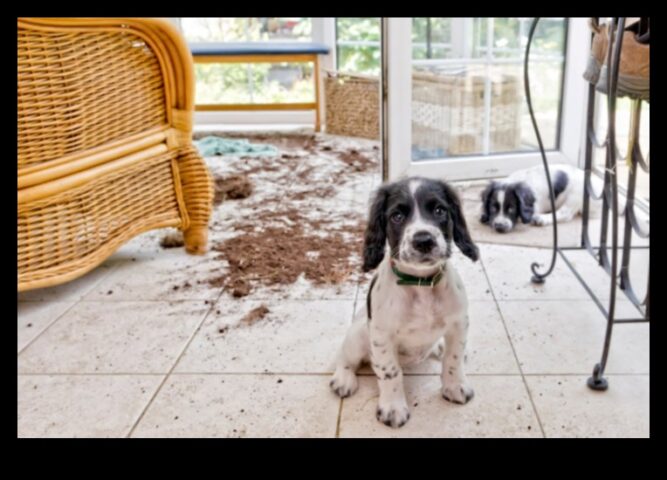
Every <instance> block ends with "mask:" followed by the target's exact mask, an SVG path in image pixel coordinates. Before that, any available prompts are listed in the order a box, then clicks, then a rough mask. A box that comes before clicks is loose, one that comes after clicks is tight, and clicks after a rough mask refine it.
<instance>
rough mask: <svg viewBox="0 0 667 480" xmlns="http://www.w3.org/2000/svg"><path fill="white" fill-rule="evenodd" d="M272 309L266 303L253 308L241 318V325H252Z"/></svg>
mask: <svg viewBox="0 0 667 480" xmlns="http://www.w3.org/2000/svg"><path fill="white" fill-rule="evenodd" d="M270 311H271V310H269V308H268V307H267V306H266V305H264V304H262V305H260V306H259V307H257V308H253V309H252V310H250V311H249V312H248V313H247V314H246V315H245V316H244V317H243V318H242V319H241V325H246V326H249V325H252V324H254V323H255V322H257V321H259V320H261V319H262V318H264V317H265V316H266V315H267V314H268V313H269V312H270Z"/></svg>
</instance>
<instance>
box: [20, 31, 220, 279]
mask: <svg viewBox="0 0 667 480" xmlns="http://www.w3.org/2000/svg"><path fill="white" fill-rule="evenodd" d="M193 79H194V78H193V68H192V57H191V56H190V53H189V50H188V48H187V45H186V44H185V41H184V40H183V39H182V37H181V36H180V34H178V32H177V31H176V30H175V29H174V28H173V27H172V26H171V25H169V24H167V23H165V22H163V21H158V20H151V19H129V18H125V19H114V18H99V19H95V18H87V19H83V18H82V19H75V18H74V19H67V18H53V19H26V18H20V19H19V20H18V158H17V164H18V182H17V183H18V192H17V197H18V209H17V225H18V235H17V238H18V290H19V291H22V290H30V289H33V288H41V287H48V286H52V285H57V284H59V283H63V282H66V281H69V280H72V279H74V278H77V277H79V276H81V275H83V274H84V273H86V272H88V271H89V270H91V269H93V268H94V267H95V266H97V265H99V264H100V263H102V262H103V261H104V260H105V259H106V258H107V257H109V255H111V254H112V253H113V252H114V251H115V250H116V249H117V248H118V247H120V246H121V245H122V244H123V243H125V242H126V241H128V240H129V239H130V238H132V237H133V236H135V235H138V234H139V233H142V232H144V231H146V230H150V229H154V228H160V227H177V228H180V229H182V230H183V232H184V240H185V247H186V250H187V251H188V252H190V253H204V252H205V251H206V243H207V234H208V220H209V217H210V214H211V209H212V199H213V185H212V181H211V176H210V174H209V172H208V169H207V168H206V164H205V163H204V161H203V159H202V158H201V157H200V156H199V155H198V153H197V151H196V150H195V148H194V147H193V146H192V142H191V132H192V112H193V110H194V82H193Z"/></svg>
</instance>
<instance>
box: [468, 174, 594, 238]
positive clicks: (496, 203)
mask: <svg viewBox="0 0 667 480" xmlns="http://www.w3.org/2000/svg"><path fill="white" fill-rule="evenodd" d="M549 172H550V175H551V184H552V185H553V191H554V199H555V207H556V221H557V222H567V221H570V220H572V219H573V218H574V216H575V215H577V214H579V213H581V211H582V209H583V199H584V171H583V170H581V169H579V168H575V167H573V166H571V165H549ZM592 180H593V181H594V182H595V181H596V180H597V179H592ZM596 183H597V182H596ZM598 203H599V202H598ZM519 220H521V221H522V222H523V223H530V224H532V225H551V224H552V223H553V217H552V214H551V200H550V198H549V185H548V183H547V177H546V175H545V172H544V167H543V166H541V165H539V166H537V167H532V168H528V169H524V170H519V171H517V172H514V173H513V174H511V175H510V176H508V177H507V178H505V179H503V180H500V181H497V180H494V181H492V182H491V183H489V185H488V186H487V187H486V189H485V190H484V191H483V192H482V216H481V217H480V222H482V223H484V224H487V225H489V226H491V227H492V228H494V229H495V230H496V231H497V232H499V233H507V232H509V231H510V230H512V229H513V228H514V226H515V225H516V224H517V223H518V222H519Z"/></svg>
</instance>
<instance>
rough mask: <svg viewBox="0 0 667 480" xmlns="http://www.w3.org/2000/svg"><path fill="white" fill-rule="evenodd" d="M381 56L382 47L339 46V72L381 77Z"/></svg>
mask: <svg viewBox="0 0 667 480" xmlns="http://www.w3.org/2000/svg"><path fill="white" fill-rule="evenodd" d="M380 56H381V52H380V47H363V46H339V47H338V70H339V71H342V72H348V73H361V74H364V75H379V74H380Z"/></svg>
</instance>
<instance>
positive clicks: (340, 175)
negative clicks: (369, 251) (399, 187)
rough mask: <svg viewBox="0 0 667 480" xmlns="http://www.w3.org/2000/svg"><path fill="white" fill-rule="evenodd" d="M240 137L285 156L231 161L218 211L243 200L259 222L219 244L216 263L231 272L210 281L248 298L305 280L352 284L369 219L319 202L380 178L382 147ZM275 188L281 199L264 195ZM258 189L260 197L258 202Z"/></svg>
mask: <svg viewBox="0 0 667 480" xmlns="http://www.w3.org/2000/svg"><path fill="white" fill-rule="evenodd" d="M240 136H242V137H243V138H247V139H248V140H249V141H250V142H251V143H270V144H272V145H274V146H276V147H278V149H279V150H280V151H281V153H280V154H279V155H277V156H275V157H261V158H260V157H235V158H229V159H227V158H225V162H226V165H225V166H226V168H227V169H231V170H232V173H233V175H227V176H226V177H224V178H219V179H218V178H217V179H216V202H215V203H216V204H218V203H220V202H221V201H222V200H223V199H224V198H237V199H240V200H241V201H242V202H243V207H244V209H248V210H250V211H252V214H251V215H249V216H246V217H239V218H237V219H235V221H234V222H233V223H232V224H231V225H229V227H230V228H232V229H233V230H234V231H235V232H238V235H235V236H234V237H232V238H227V239H225V240H224V241H218V242H216V241H215V239H214V238H211V247H210V248H211V250H212V251H214V252H218V254H219V255H217V256H216V257H215V259H216V260H218V261H221V262H224V263H225V264H226V266H227V268H224V269H222V270H223V271H224V273H223V274H216V275H215V276H214V277H212V278H208V279H206V280H204V281H205V282H207V283H209V284H210V285H211V286H212V287H224V288H225V290H226V291H227V292H229V293H231V295H232V296H234V297H236V298H240V297H245V296H247V295H249V294H251V293H252V291H253V289H255V288H257V287H260V286H263V287H271V288H274V287H277V288H279V287H280V286H288V285H291V284H293V283H294V282H296V281H297V279H298V278H299V277H301V276H303V277H304V278H305V279H307V280H309V281H310V282H312V283H313V284H314V285H337V284H340V283H342V282H345V281H347V280H349V279H350V277H351V276H352V274H353V273H355V272H356V271H359V269H360V264H361V259H360V253H361V249H362V244H363V232H364V229H365V215H366V212H365V211H363V212H361V211H359V212H350V211H345V210H344V209H342V210H340V209H336V210H337V213H335V212H329V211H326V206H325V207H324V208H322V205H319V204H318V200H321V199H324V198H332V197H334V196H336V195H337V194H338V193H339V192H340V191H341V189H344V188H345V185H347V184H348V183H351V182H356V181H358V180H359V178H360V177H359V176H360V175H364V174H368V173H369V172H371V171H374V170H378V165H379V158H378V157H379V155H378V153H379V147H377V146H376V145H370V146H369V145H363V146H359V147H356V146H355V143H353V142H350V141H347V142H345V141H340V142H339V141H337V140H336V139H330V138H329V139H326V138H321V137H317V136H314V135H303V134H300V135H299V134H297V135H285V134H281V133H276V134H251V135H248V134H247V133H246V134H241V135H240ZM253 179H254V180H255V181H254V182H253ZM269 184H270V185H271V187H270V188H271V189H272V192H274V191H275V192H276V194H275V195H270V196H265V195H261V193H262V191H261V190H262V189H266V188H267V185H269ZM254 186H256V188H257V190H258V193H259V195H252V194H253V193H254V192H253V190H255V188H254ZM262 197H264V198H262ZM304 202H306V205H307V204H308V203H310V207H308V206H306V207H304ZM311 202H312V203H311ZM323 205H326V204H323ZM259 311H260V310H258V312H259ZM251 313H252V312H251Z"/></svg>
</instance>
